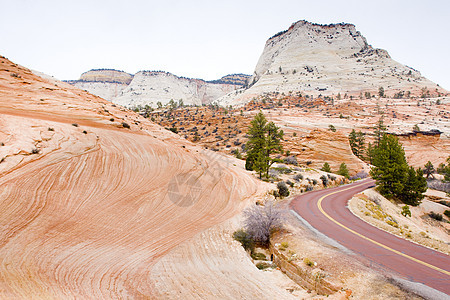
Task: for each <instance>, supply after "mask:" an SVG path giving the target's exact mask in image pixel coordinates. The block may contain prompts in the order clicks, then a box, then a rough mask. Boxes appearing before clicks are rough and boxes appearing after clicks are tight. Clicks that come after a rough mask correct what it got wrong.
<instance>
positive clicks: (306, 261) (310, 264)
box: [303, 257, 314, 267]
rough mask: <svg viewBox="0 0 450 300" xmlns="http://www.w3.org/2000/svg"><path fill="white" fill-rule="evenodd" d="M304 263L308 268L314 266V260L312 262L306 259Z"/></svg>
mask: <svg viewBox="0 0 450 300" xmlns="http://www.w3.org/2000/svg"><path fill="white" fill-rule="evenodd" d="M303 262H304V263H305V264H306V265H307V266H310V267H312V266H314V262H313V261H312V260H310V259H309V258H307V257H305V258H304V259H303Z"/></svg>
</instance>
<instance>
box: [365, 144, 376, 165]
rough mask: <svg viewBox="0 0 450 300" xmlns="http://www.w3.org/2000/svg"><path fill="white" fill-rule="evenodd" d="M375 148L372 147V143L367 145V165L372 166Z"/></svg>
mask: <svg viewBox="0 0 450 300" xmlns="http://www.w3.org/2000/svg"><path fill="white" fill-rule="evenodd" d="M375 150H376V149H375V146H373V145H372V143H369V144H368V145H367V150H366V155H367V159H368V161H369V163H370V164H371V165H373V158H374V156H375Z"/></svg>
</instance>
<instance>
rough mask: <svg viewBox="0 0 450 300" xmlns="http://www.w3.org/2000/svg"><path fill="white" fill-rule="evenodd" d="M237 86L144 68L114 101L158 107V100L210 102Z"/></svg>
mask: <svg viewBox="0 0 450 300" xmlns="http://www.w3.org/2000/svg"><path fill="white" fill-rule="evenodd" d="M237 87H239V86H237V85H232V84H218V83H208V82H206V81H203V80H200V79H189V78H183V77H178V76H176V75H173V74H171V73H166V72H153V71H141V72H138V73H136V75H134V78H133V80H132V81H131V83H130V85H128V86H127V87H126V88H125V89H124V90H123V91H122V92H121V93H120V94H119V95H118V96H117V97H116V98H114V99H112V101H113V102H114V103H117V104H120V105H123V106H137V105H146V104H148V105H151V106H156V103H157V102H158V101H159V102H161V103H162V104H163V105H165V104H167V103H168V102H169V101H170V100H174V101H179V100H183V102H184V104H194V105H202V104H208V103H211V102H212V101H213V100H216V99H218V98H219V97H221V96H223V95H226V94H227V93H229V92H231V91H233V90H235V89H236V88H237Z"/></svg>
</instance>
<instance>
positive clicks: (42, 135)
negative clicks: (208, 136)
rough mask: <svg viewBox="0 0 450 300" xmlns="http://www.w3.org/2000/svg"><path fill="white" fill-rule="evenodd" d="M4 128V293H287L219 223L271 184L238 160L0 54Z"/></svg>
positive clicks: (0, 221) (0, 176)
mask: <svg viewBox="0 0 450 300" xmlns="http://www.w3.org/2000/svg"><path fill="white" fill-rule="evenodd" d="M125 124H128V125H127V126H125ZM0 128H1V130H0V195H1V201H0V211H1V214H0V245H1V247H0V258H1V259H0V260H1V264H0V278H1V280H0V298H1V299H30V298H37V299H65V298H79V299H90V298H99V299H106V298H120V299H122V298H123V299H125V298H127V299H134V298H138V299H141V298H145V299H158V298H159V299H167V298H168V296H167V295H164V294H161V293H163V292H164V291H166V290H169V291H170V292H171V293H172V295H173V294H174V293H175V291H174V289H173V287H172V285H174V286H178V287H180V290H179V291H177V293H176V295H177V296H179V295H180V292H185V293H187V294H185V295H183V298H184V299H206V298H211V297H213V296H211V295H212V294H211V291H214V295H215V296H216V297H219V298H226V297H228V296H229V295H232V294H233V295H236V297H237V298H241V299H250V298H252V297H256V298H258V299H262V298H264V297H266V298H270V299H293V297H291V296H290V294H289V292H287V291H286V290H284V289H282V288H280V287H278V286H276V285H275V284H273V280H270V278H268V277H269V276H270V275H265V274H264V273H263V272H260V271H258V270H257V269H256V268H255V267H254V265H253V264H252V263H251V261H250V260H249V259H247V258H246V257H247V256H246V255H247V254H246V253H245V251H244V250H243V248H242V247H240V246H239V244H238V243H237V242H233V241H232V238H231V235H230V234H229V233H227V231H228V230H230V226H231V225H222V224H229V221H227V220H228V219H230V218H231V217H233V216H235V215H236V214H238V213H239V212H240V210H241V209H242V208H243V207H244V206H245V205H246V203H248V202H249V201H252V202H253V201H255V199H259V198H258V197H259V196H260V194H261V193H264V192H265V191H266V189H267V185H266V184H265V183H263V182H261V181H257V180H256V179H254V178H253V177H252V176H251V175H250V174H248V173H246V172H245V171H243V168H242V167H236V166H234V164H235V163H237V164H239V162H238V161H237V160H234V159H233V158H231V157H225V156H222V155H220V154H218V153H216V152H212V151H208V150H205V149H202V148H201V147H199V146H196V145H193V144H192V143H190V142H188V141H186V140H184V139H182V138H181V137H179V136H178V135H175V134H173V133H171V132H170V131H167V130H164V129H163V128H162V127H160V126H158V125H155V124H153V123H152V122H150V121H149V120H146V119H144V118H143V117H141V116H139V115H138V114H136V113H134V112H132V111H129V110H127V109H125V108H123V107H119V106H116V105H114V104H112V103H110V102H108V101H106V100H104V99H101V98H99V97H96V96H94V95H92V94H89V93H86V92H84V91H81V90H79V89H77V88H74V87H73V86H70V85H69V84H66V83H63V82H60V81H57V80H53V79H44V78H42V77H39V76H37V75H35V74H34V73H33V72H31V71H30V70H28V69H26V68H24V67H21V66H18V65H17V64H14V63H12V62H11V61H9V60H7V59H5V58H4V57H1V56H0ZM248 197H249V198H248ZM255 197H256V198H255ZM250 199H251V200H250ZM224 222H225V223H224ZM217 226H218V227H217ZM233 226H234V225H233ZM203 233H204V234H203ZM192 241H195V243H198V245H199V246H192V243H191V242H192ZM175 248H176V249H177V252H176V253H177V254H176V255H177V259H175V258H174V257H169V258H168V259H164V257H165V255H168V254H169V253H173V251H171V250H174V249H175ZM223 251H225V252H226V253H227V254H226V258H225V256H224V255H225V254H224V253H223ZM200 257H201V258H200ZM160 260H162V267H157V266H156V263H157V262H158V261H160ZM183 264H187V265H191V266H194V265H195V267H194V268H192V267H191V268H190V271H191V272H190V273H189V274H187V272H183V271H180V272H177V273H173V270H182V269H183V266H184V265H183ZM224 264H225V268H226V271H227V272H228V273H229V274H233V276H227V275H226V273H227V272H225V273H224ZM175 277H176V278H177V279H176V280H174V278H175ZM268 279H269V281H268ZM177 282H178V284H177ZM217 282H220V285H221V286H220V292H219V291H217V290H215V289H214V286H216V285H217ZM169 298H170V297H169Z"/></svg>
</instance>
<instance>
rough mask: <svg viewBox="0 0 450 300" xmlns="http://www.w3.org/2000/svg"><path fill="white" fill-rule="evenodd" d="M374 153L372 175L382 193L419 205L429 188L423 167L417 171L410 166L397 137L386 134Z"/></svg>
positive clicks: (387, 196) (388, 196)
mask: <svg viewBox="0 0 450 300" xmlns="http://www.w3.org/2000/svg"><path fill="white" fill-rule="evenodd" d="M373 153H374V154H373V156H372V160H373V165H374V167H373V168H372V170H371V171H370V175H371V176H372V178H374V179H375V180H376V182H377V185H378V190H379V191H380V193H381V194H382V195H383V196H385V197H386V198H396V199H398V200H401V201H402V202H404V203H405V204H409V205H419V204H420V201H421V200H422V199H423V193H424V192H425V191H426V190H427V182H426V179H425V178H424V177H423V172H422V170H421V169H418V170H417V171H415V170H414V168H413V167H409V166H408V163H407V162H406V158H405V151H404V150H403V147H402V145H401V144H400V143H399V142H398V139H397V137H395V136H393V135H388V134H384V135H383V137H382V138H381V140H380V144H379V146H378V147H376V148H374V150H373Z"/></svg>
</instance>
